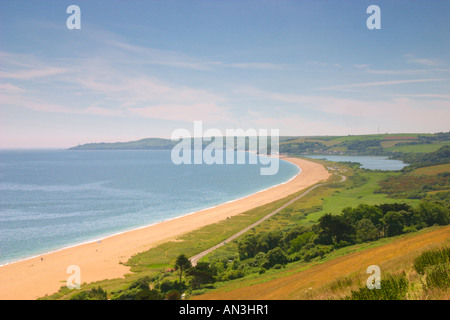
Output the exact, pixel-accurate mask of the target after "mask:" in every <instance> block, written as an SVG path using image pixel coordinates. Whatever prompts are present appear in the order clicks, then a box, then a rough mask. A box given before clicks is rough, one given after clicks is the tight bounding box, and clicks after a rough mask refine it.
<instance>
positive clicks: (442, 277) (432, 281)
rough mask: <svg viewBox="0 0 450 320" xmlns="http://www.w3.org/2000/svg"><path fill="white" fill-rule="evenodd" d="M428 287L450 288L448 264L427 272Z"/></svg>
mask: <svg viewBox="0 0 450 320" xmlns="http://www.w3.org/2000/svg"><path fill="white" fill-rule="evenodd" d="M426 283H427V287H428V288H429V289H432V288H440V289H447V288H449V287H450V266H449V265H448V264H439V265H437V266H433V267H431V268H430V269H429V270H427V278H426Z"/></svg>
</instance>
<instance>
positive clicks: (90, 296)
mask: <svg viewBox="0 0 450 320" xmlns="http://www.w3.org/2000/svg"><path fill="white" fill-rule="evenodd" d="M70 300H107V293H106V291H105V290H103V289H102V288H101V287H100V286H99V287H97V288H93V289H92V290H85V291H81V292H79V293H77V294H74V295H73V296H72V297H71V298H70Z"/></svg>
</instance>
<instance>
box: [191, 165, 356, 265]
mask: <svg viewBox="0 0 450 320" xmlns="http://www.w3.org/2000/svg"><path fill="white" fill-rule="evenodd" d="M338 176H340V177H341V181H339V182H344V181H345V180H346V179H347V177H346V176H343V175H340V174H338ZM325 184H326V183H320V184H316V185H315V186H313V187H311V188H309V189H308V190H306V191H305V192H303V193H302V194H301V195H299V196H297V197H295V198H294V199H292V200H290V201H289V202H287V203H285V204H284V205H282V206H281V207H279V208H278V209H276V210H274V211H272V212H271V213H269V214H267V215H265V216H264V217H262V218H261V219H259V220H258V221H256V222H254V223H253V224H251V225H249V226H248V227H246V228H244V229H242V230H241V231H239V232H238V233H235V234H233V235H232V236H231V237H229V238H228V239H226V240H225V241H223V242H221V243H218V244H216V245H215V246H213V247H211V248H209V249H206V250H205V251H202V252H200V253H199V254H197V255H195V256H193V257H191V258H190V259H189V260H190V261H191V264H192V266H196V265H197V262H198V261H199V260H200V259H201V258H203V257H204V256H206V255H207V254H208V253H210V252H213V251H214V250H216V249H217V248H220V247H221V246H223V245H225V244H227V243H228V242H230V241H233V240H234V239H236V238H237V237H239V236H241V235H242V234H244V233H245V232H247V231H249V230H250V229H251V228H254V227H256V226H257V225H259V224H260V223H261V222H263V221H265V220H267V219H269V218H271V217H272V216H274V215H275V214H277V213H278V212H280V211H281V210H283V209H284V208H286V207H288V206H289V205H291V204H293V203H294V202H295V201H297V200H299V199H300V198H302V197H304V196H306V195H307V194H308V193H310V192H311V191H312V190H314V189H316V188H317V187H320V186H322V185H325Z"/></svg>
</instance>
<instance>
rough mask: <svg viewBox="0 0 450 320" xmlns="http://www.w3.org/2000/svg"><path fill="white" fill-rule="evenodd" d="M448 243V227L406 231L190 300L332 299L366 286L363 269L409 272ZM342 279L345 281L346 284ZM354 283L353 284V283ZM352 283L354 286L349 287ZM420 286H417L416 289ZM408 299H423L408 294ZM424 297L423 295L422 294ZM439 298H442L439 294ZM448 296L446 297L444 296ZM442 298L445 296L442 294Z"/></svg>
mask: <svg viewBox="0 0 450 320" xmlns="http://www.w3.org/2000/svg"><path fill="white" fill-rule="evenodd" d="M449 242H450V226H446V227H439V228H437V229H433V230H431V231H429V232H423V233H419V234H406V235H404V236H401V237H399V238H398V239H396V240H394V241H393V242H390V243H388V244H385V245H381V246H378V247H374V248H370V249H367V250H364V251H359V252H354V253H350V254H347V255H344V256H341V257H338V258H336V259H333V260H329V261H327V262H324V263H321V264H316V265H312V266H310V267H309V268H306V269H305V266H302V267H299V268H297V269H295V270H289V271H288V272H285V275H283V276H279V277H277V278H274V279H272V280H265V281H264V278H263V277H262V278H261V279H260V281H259V282H257V281H255V280H254V279H253V280H247V282H245V281H244V282H241V283H240V284H239V287H237V288H236V287H235V288H232V286H228V285H226V286H224V287H222V288H220V289H217V290H215V291H212V292H210V293H207V294H204V295H200V296H196V297H193V299H203V300H207V299H213V300H224V299H229V300H237V299H239V300H246V299H252V300H253V299H256V300H258V299H268V300H270V299H275V300H291V299H294V300H295V299H335V298H343V297H344V296H343V294H348V293H350V289H353V290H356V288H357V287H360V286H362V285H365V280H366V279H367V277H368V276H369V275H368V274H366V269H367V267H368V266H370V265H378V266H379V267H380V269H381V275H382V276H383V274H384V273H387V274H394V273H397V272H402V271H405V270H406V272H407V276H408V277H412V276H414V275H412V274H411V272H412V271H411V270H410V269H411V268H410V266H411V265H412V263H413V260H414V258H416V257H417V256H418V255H420V253H422V252H423V251H425V250H429V249H433V248H437V247H442V246H443V245H445V244H446V245H448V244H449ZM272 276H273V275H272ZM345 282H348V284H347V285H346V284H345ZM355 282H356V283H355ZM340 283H344V287H346V288H345V289H344V290H340V291H339V292H337V293H336V292H335V291H336V290H335V287H336V286H337V284H338V285H339V284H340ZM352 285H353V287H351V286H352ZM419 289H420V288H419ZM409 298H411V299H415V298H424V297H423V296H421V297H418V296H414V294H413V295H411V296H410V297H409ZM425 298H426V297H425ZM441 298H442V297H441ZM447 298H448V297H447ZM444 299H445V297H444Z"/></svg>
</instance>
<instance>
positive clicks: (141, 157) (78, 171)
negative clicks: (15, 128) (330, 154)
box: [0, 149, 300, 265]
mask: <svg viewBox="0 0 450 320" xmlns="http://www.w3.org/2000/svg"><path fill="white" fill-rule="evenodd" d="M170 153H171V151H170V150H101V151H100V150H89V151H81V150H61V149H60V150H55V149H27V150H18V149H17V150H11V149H10V150H0V265H5V264H9V263H12V262H16V261H21V260H25V259H28V258H31V257H35V256H39V255H41V254H45V253H49V252H53V251H58V250H61V249H64V248H68V247H72V246H76V245H80V244H83V243H88V242H93V241H100V240H101V239H103V238H106V237H109V236H112V235H115V234H119V233H123V232H127V231H131V230H135V229H139V228H142V227H146V226H149V225H153V224H156V223H159V222H162V221H167V220H171V219H174V218H177V217H180V216H184V215H187V214H191V213H194V212H197V211H200V210H204V209H207V208H211V207H215V206H218V205H221V204H224V203H228V202H231V201H236V200H238V199H241V198H244V197H247V196H249V195H251V194H254V193H257V192H260V191H263V190H266V189H268V188H271V187H273V186H276V185H279V184H283V183H285V182H287V181H289V180H291V179H292V178H294V177H295V176H296V175H297V174H298V173H299V172H300V170H299V168H298V167H297V166H296V165H294V164H292V163H290V162H287V161H284V160H280V164H279V170H278V173H277V174H275V175H261V174H260V168H261V167H264V166H263V165H261V164H260V161H257V164H249V161H246V163H245V164H223V165H220V164H213V165H208V164H196V165H175V164H173V163H172V161H171V158H170ZM250 157H260V156H258V155H255V154H251V153H246V159H248V160H249V159H250Z"/></svg>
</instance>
